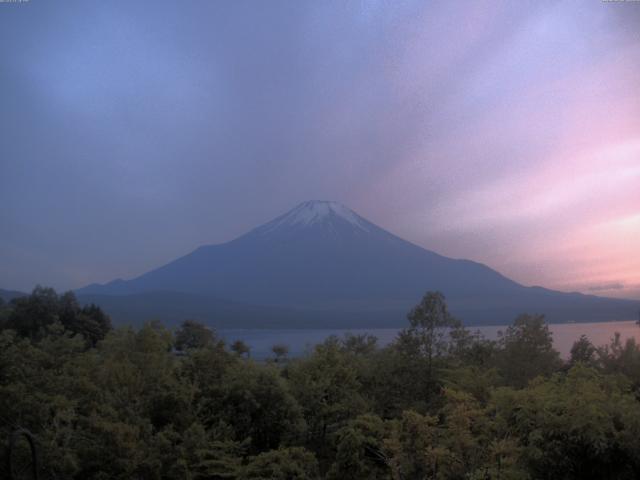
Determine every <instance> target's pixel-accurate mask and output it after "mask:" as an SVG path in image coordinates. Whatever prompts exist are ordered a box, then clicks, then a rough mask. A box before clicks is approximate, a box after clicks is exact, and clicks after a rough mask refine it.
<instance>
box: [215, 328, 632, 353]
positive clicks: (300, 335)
mask: <svg viewBox="0 0 640 480" xmlns="http://www.w3.org/2000/svg"><path fill="white" fill-rule="evenodd" d="M506 327H507V325H493V326H485V327H468V328H469V330H470V331H472V332H475V331H480V333H482V335H484V336H485V337H486V338H489V339H496V338H497V337H498V331H500V330H505V329H506ZM549 329H550V330H551V332H552V333H553V344H554V347H555V348H556V350H558V351H559V352H560V354H561V355H562V357H563V358H568V357H569V352H570V351H571V347H572V345H573V342H575V341H576V340H577V339H578V338H580V335H586V336H587V337H589V340H591V342H592V343H593V344H594V345H596V346H600V345H604V344H606V343H609V341H610V340H611V338H612V337H613V335H614V333H615V332H619V333H620V335H621V337H622V340H623V341H624V339H626V338H629V337H635V338H636V340H638V341H640V327H639V326H638V325H637V324H636V323H635V322H634V321H632V320H630V321H626V322H600V323H561V324H550V325H549ZM399 330H400V329H398V328H372V329H344V330H342V329H298V330H258V329H250V330H242V329H224V330H220V331H219V334H220V335H221V336H222V338H224V339H225V341H227V342H229V343H230V342H233V341H234V340H238V339H240V340H243V341H244V342H245V343H246V344H247V345H249V347H250V348H251V357H252V358H255V359H264V358H267V357H269V356H272V355H273V354H272V353H271V347H272V346H273V345H276V344H283V345H287V346H288V347H289V356H292V357H299V356H302V355H305V354H306V353H308V352H310V351H311V350H312V349H313V346H314V345H316V344H318V343H322V342H323V341H324V340H325V339H326V338H327V337H329V336H331V335H337V336H339V337H341V336H343V335H344V334H345V333H348V332H350V333H352V334H354V335H358V334H365V333H368V334H370V335H374V336H376V337H378V345H379V346H385V345H388V344H389V343H391V342H392V341H393V339H394V338H395V337H396V335H397V334H398V331H399Z"/></svg>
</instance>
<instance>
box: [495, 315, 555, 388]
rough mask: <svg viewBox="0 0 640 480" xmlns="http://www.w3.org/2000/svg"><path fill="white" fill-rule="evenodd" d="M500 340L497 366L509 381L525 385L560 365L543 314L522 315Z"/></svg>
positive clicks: (510, 383)
mask: <svg viewBox="0 0 640 480" xmlns="http://www.w3.org/2000/svg"><path fill="white" fill-rule="evenodd" d="M498 343H499V345H500V347H501V348H500V352H499V355H498V368H499V371H500V373H501V374H502V376H503V377H504V380H505V381H506V383H507V385H513V386H516V387H524V386H525V385H526V384H527V383H528V382H529V381H530V380H532V379H533V378H535V377H537V376H538V375H550V374H551V373H553V372H554V371H556V370H558V369H559V368H560V367H561V364H562V362H561V360H560V355H559V354H558V352H557V351H556V350H554V349H553V340H552V336H551V332H550V331H549V327H548V326H547V325H546V324H545V323H544V316H542V315H520V316H519V317H518V318H516V319H515V321H514V322H513V325H510V326H509V327H508V328H507V330H506V332H504V333H503V334H501V336H500V339H499V342H498Z"/></svg>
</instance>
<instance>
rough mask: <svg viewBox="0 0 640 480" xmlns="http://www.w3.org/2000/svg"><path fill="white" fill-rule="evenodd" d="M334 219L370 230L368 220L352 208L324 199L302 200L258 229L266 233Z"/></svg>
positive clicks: (329, 221)
mask: <svg viewBox="0 0 640 480" xmlns="http://www.w3.org/2000/svg"><path fill="white" fill-rule="evenodd" d="M334 221H340V222H343V223H344V222H346V223H347V224H349V225H351V226H352V227H354V228H357V229H359V230H362V231H364V232H368V231H370V224H369V222H367V221H366V220H365V219H364V218H362V217H360V216H359V215H358V214H357V213H355V212H354V211H353V210H351V209H349V208H347V207H345V206H344V205H342V204H340V203H338V202H331V201H325V200H310V201H307V202H303V203H301V204H300V205H298V206H297V207H295V208H294V209H293V210H291V211H289V212H287V213H285V214H284V215H282V216H280V217H278V218H276V219H275V220H273V221H271V222H269V223H267V224H266V225H263V226H262V227H261V228H260V230H262V232H261V233H267V232H271V231H273V230H275V229H280V228H282V227H296V228H300V227H309V226H312V225H317V224H323V223H331V222H334Z"/></svg>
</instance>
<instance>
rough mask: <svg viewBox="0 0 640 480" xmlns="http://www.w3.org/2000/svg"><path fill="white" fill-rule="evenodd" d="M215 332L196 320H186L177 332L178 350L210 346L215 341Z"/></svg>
mask: <svg viewBox="0 0 640 480" xmlns="http://www.w3.org/2000/svg"><path fill="white" fill-rule="evenodd" d="M215 338H216V336H215V333H214V332H213V330H211V329H210V328H209V327H207V326H206V325H204V324H202V323H200V322H197V321H196V320H185V321H183V322H182V324H181V325H180V328H179V329H178V330H177V331H176V334H175V347H176V349H177V350H192V349H196V348H206V347H210V346H212V345H213V344H214V342H215Z"/></svg>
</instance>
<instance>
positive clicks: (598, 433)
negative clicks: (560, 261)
mask: <svg viewBox="0 0 640 480" xmlns="http://www.w3.org/2000/svg"><path fill="white" fill-rule="evenodd" d="M16 431H26V432H28V433H29V435H30V437H29V438H32V439H33V442H34V448H35V451H36V454H37V460H38V462H37V469H38V475H39V476H38V478H40V479H79V480H80V479H82V480H85V479H86V480H89V479H91V480H106V479H145V480H146V479H149V480H151V479H194V480H195V479H199V480H200V479H201V480H204V479H237V480H242V479H282V480H284V479H305V480H312V479H314V480H315V479H318V480H319V479H393V480H400V479H411V480H413V479H415V480H418V479H469V480H481V479H482V480H485V479H504V480H506V479H635V478H640V441H639V439H640V346H639V345H638V344H636V342H635V341H634V339H629V340H627V341H625V342H622V341H621V339H620V336H619V335H612V339H611V342H610V343H609V344H608V345H592V344H591V342H590V341H589V339H588V338H586V337H581V338H580V339H577V341H576V343H575V344H574V346H573V348H572V350H571V355H570V358H568V359H562V358H561V357H560V355H559V354H558V352H557V351H555V350H554V348H553V344H552V336H551V333H550V332H549V329H548V327H547V325H546V324H545V321H544V317H543V316H541V315H533V314H523V315H521V316H519V317H517V318H515V319H514V321H513V323H512V324H511V325H510V326H508V327H507V328H505V330H504V331H503V332H502V333H501V334H500V336H499V337H498V339H497V340H488V339H486V338H483V337H481V336H480V335H479V334H478V333H473V332H472V331H470V330H468V329H466V328H464V326H463V325H462V323H461V322H460V321H459V320H457V319H454V318H452V316H451V315H450V314H449V312H448V310H447V307H446V301H445V299H444V297H443V296H442V294H440V293H438V292H427V293H426V294H425V295H424V297H423V298H422V299H421V301H420V302H419V303H418V304H417V305H416V306H415V308H414V309H412V310H411V311H410V312H408V315H407V325H406V328H405V329H404V330H402V331H401V332H400V333H399V334H398V336H397V338H396V339H395V341H394V342H393V343H392V344H391V345H389V346H386V347H384V348H383V347H380V346H378V345H377V341H376V338H375V337H373V336H369V335H360V336H355V335H349V334H346V335H344V336H342V337H330V338H328V339H327V340H326V341H325V342H323V343H322V344H319V345H317V346H315V348H314V350H313V352H312V353H310V354H308V355H306V356H303V357H300V358H290V357H289V355H288V350H287V346H286V345H274V348H273V356H272V357H271V358H269V359H267V360H260V361H257V360H255V359H252V358H251V351H250V349H249V348H248V346H247V345H245V344H244V343H243V342H242V341H236V342H231V343H230V344H225V342H223V341H222V340H221V338H220V337H219V336H218V335H217V334H216V332H215V330H213V329H211V328H208V327H206V326H205V325H203V324H201V323H199V322H197V321H193V320H185V321H184V322H183V323H182V324H181V325H180V327H179V328H177V329H174V330H169V329H168V328H166V327H164V326H163V325H162V324H160V323H158V322H148V323H146V324H145V325H144V326H143V327H141V328H139V329H133V328H131V327H118V328H114V327H112V325H111V321H110V319H109V317H108V315H107V313H105V312H103V311H102V310H101V309H100V308H99V307H97V306H91V305H90V306H81V305H80V304H79V303H78V301H77V300H76V298H75V296H74V295H73V293H65V294H62V295H58V294H57V293H56V292H55V291H54V290H52V289H49V288H42V287H37V288H36V289H35V290H34V291H33V293H32V294H31V295H30V296H27V297H22V298H17V299H14V300H12V301H10V302H2V303H0V444H1V446H2V448H1V449H0V456H2V458H0V478H3V479H4V478H10V475H11V472H10V471H9V468H15V465H16V464H18V463H20V462H22V461H24V462H25V463H28V460H29V458H31V457H30V451H29V448H28V445H29V444H28V443H27V442H26V441H16V442H13V444H12V448H11V449H9V444H10V443H11V442H10V438H12V435H13V434H14V432H16ZM14 473H16V475H14V478H18V475H17V472H14ZM19 478H23V477H19ZM24 478H32V477H24Z"/></svg>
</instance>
